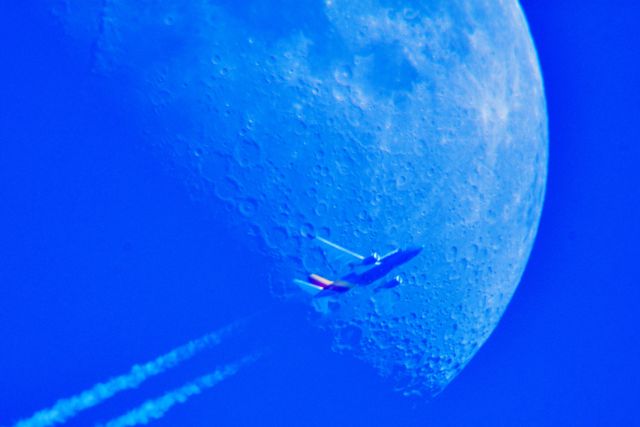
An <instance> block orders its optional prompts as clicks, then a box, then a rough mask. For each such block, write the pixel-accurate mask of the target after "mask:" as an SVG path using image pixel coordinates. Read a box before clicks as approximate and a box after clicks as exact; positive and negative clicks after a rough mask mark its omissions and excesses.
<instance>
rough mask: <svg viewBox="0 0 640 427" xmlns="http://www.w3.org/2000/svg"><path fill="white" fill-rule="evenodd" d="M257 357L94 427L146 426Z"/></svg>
mask: <svg viewBox="0 0 640 427" xmlns="http://www.w3.org/2000/svg"><path fill="white" fill-rule="evenodd" d="M257 358H258V356H250V357H246V358H244V359H242V360H240V361H239V362H236V363H232V364H230V365H226V366H223V367H222V368H219V369H217V370H215V371H214V372H212V373H210V374H208V375H204V376H202V377H200V378H197V379H196V380H194V381H192V382H190V383H187V384H185V385H183V386H182V387H180V388H177V389H175V390H172V391H170V392H168V393H166V394H164V395H162V396H160V397H158V398H156V399H150V400H147V401H146V402H144V403H143V404H142V405H140V406H138V407H137V408H135V409H132V410H131V411H129V412H127V413H126V414H124V415H122V416H120V417H118V418H114V419H113V420H111V421H108V422H107V423H106V424H99V425H98V426H96V427H130V426H137V425H142V424H148V423H150V422H151V421H154V420H157V419H160V418H162V417H163V416H164V414H166V413H167V411H169V409H171V408H172V407H173V406H175V405H177V404H179V403H185V402H186V401H187V400H188V399H189V398H190V397H192V396H195V395H198V394H200V393H202V392H204V391H205V390H207V389H210V388H212V387H214V386H216V385H217V384H218V383H219V382H221V381H223V380H224V379H226V378H228V377H230V376H232V375H234V374H235V373H236V372H238V370H239V369H240V368H241V367H242V366H244V365H246V364H248V363H252V362H254V361H255V360H256V359H257Z"/></svg>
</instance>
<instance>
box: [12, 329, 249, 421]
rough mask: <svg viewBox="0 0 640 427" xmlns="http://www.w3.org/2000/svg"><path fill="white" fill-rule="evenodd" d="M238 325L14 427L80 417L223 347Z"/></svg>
mask: <svg viewBox="0 0 640 427" xmlns="http://www.w3.org/2000/svg"><path fill="white" fill-rule="evenodd" d="M241 322H242V321H240V322H235V323H233V324H231V325H229V326H226V327H224V328H222V329H220V330H218V331H215V332H212V333H210V334H207V335H204V336H202V337H200V338H197V339H195V340H193V341H190V342H188V343H187V344H184V345H182V346H180V347H178V348H176V349H174V350H171V351H170V352H168V353H166V354H164V355H162V356H160V357H158V358H156V359H154V360H152V361H150V362H147V363H145V364H143V365H134V366H133V367H132V368H131V370H130V371H129V372H128V373H126V374H124V375H120V376H117V377H114V378H111V379H110V380H108V381H106V382H104V383H98V384H96V385H95V386H93V387H91V388H90V389H88V390H85V391H83V392H81V393H80V394H77V395H75V396H72V397H68V398H64V399H60V400H58V401H57V402H56V403H55V404H54V405H53V406H52V407H50V408H47V409H43V410H41V411H38V412H36V413H35V414H33V415H32V416H31V417H30V418H27V419H23V420H20V421H18V422H17V423H16V424H15V425H14V427H48V426H53V425H56V424H61V423H64V422H65V421H67V420H68V419H69V418H72V417H74V416H76V415H77V414H78V413H80V412H82V411H84V410H86V409H89V408H91V407H93V406H96V405H98V404H100V403H102V402H104V401H105V400H107V399H109V398H110V397H112V396H114V395H115V394H117V393H120V392H121V391H124V390H128V389H133V388H136V387H138V386H139V385H140V384H141V383H142V382H144V381H145V380H147V379H148V378H150V377H153V376H155V375H158V374H161V373H163V372H164V371H166V370H167V369H170V368H173V367H175V366H177V365H179V364H180V363H182V362H184V361H185V360H188V359H190V358H192V357H193V356H195V355H196V354H197V353H199V352H201V351H202V350H205V349H207V348H210V347H213V346H215V345H217V344H219V343H220V341H221V340H222V338H223V337H224V336H225V335H228V334H229V333H230V332H232V331H233V330H235V329H236V328H237V327H238V324H239V323H241Z"/></svg>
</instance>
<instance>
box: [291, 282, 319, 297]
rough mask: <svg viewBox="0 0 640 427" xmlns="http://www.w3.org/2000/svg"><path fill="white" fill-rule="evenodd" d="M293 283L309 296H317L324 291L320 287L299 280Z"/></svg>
mask: <svg viewBox="0 0 640 427" xmlns="http://www.w3.org/2000/svg"><path fill="white" fill-rule="evenodd" d="M293 283H295V284H296V285H297V286H299V287H300V289H302V290H303V291H305V292H306V293H308V294H310V295H317V294H318V293H320V292H321V291H322V290H323V289H324V288H322V287H321V286H317V285H314V284H313V283H309V282H305V281H304V280H300V279H293Z"/></svg>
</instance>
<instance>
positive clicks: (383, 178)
mask: <svg viewBox="0 0 640 427" xmlns="http://www.w3.org/2000/svg"><path fill="white" fill-rule="evenodd" d="M85 3H97V2H76V4H72V3H71V2H69V3H66V2H64V3H61V4H59V5H58V8H57V9H56V10H57V13H58V15H59V16H60V17H61V19H62V20H63V22H64V25H65V26H66V28H67V30H68V31H69V32H70V33H71V34H73V35H74V37H76V38H77V39H78V40H84V41H85V42H86V49H87V50H88V51H89V52H90V55H91V57H92V67H93V69H94V70H95V71H96V72H97V73H98V74H100V75H101V76H103V77H104V78H108V79H112V80H113V81H117V82H119V84H121V87H122V94H120V96H122V97H123V99H125V100H126V102H124V103H126V104H127V105H128V107H127V108H129V109H131V111H133V112H134V113H135V114H134V115H135V116H136V120H138V121H139V122H140V126H141V128H142V129H144V133H145V138H146V140H147V141H148V143H149V144H151V145H153V146H154V147H155V149H156V150H157V152H158V153H162V154H161V155H162V156H164V158H165V159H169V162H170V163H171V164H172V165H174V166H175V167H176V169H177V170H178V171H179V172H178V174H179V176H180V177H181V179H184V180H185V182H186V183H187V184H188V185H189V186H190V187H192V188H193V189H194V190H193V191H194V194H196V195H197V196H198V197H202V198H203V199H206V200H207V202H208V203H210V205H211V210H212V212H215V215H218V218H219V219H220V221H222V222H224V223H225V224H227V225H228V227H229V228H230V229H233V230H235V232H236V233H237V235H238V236H239V239H241V240H242V241H246V242H248V245H250V246H251V247H252V249H253V250H256V251H259V252H260V253H262V254H264V256H266V257H268V259H269V260H270V263H271V265H272V266H273V267H272V270H271V271H269V272H268V276H269V277H268V278H267V279H266V280H264V281H257V284H255V286H266V285H265V283H268V286H270V288H271V294H272V295H273V297H275V298H279V299H286V300H294V301H297V302H294V303H305V304H307V303H309V302H308V301H303V300H300V299H295V298H293V297H295V296H296V292H297V290H296V289H294V288H293V287H292V286H291V280H292V279H293V278H296V277H304V275H306V274H308V273H309V272H321V273H322V274H323V275H325V276H328V277H331V276H332V275H335V274H338V273H339V269H340V267H342V266H340V265H336V263H335V262H334V260H333V259H332V257H331V255H330V254H328V253H327V251H326V250H324V249H322V248H319V247H317V246H316V245H314V244H313V242H310V240H309V239H307V238H305V235H308V234H317V235H322V236H324V237H326V238H329V239H331V240H332V241H335V242H338V243H340V244H342V245H344V246H347V247H349V248H350V249H352V250H354V251H357V252H361V253H369V252H370V251H372V250H377V251H379V252H384V251H385V250H389V249H392V248H394V247H407V246H412V245H421V246H423V247H424V250H423V252H422V253H421V255H420V256H419V257H418V258H416V259H415V260H413V261H412V262H411V263H408V264H407V265H406V266H403V267H402V269H401V275H402V276H403V277H404V283H403V284H402V285H401V286H398V287H396V288H394V289H389V290H385V291H384V292H374V290H373V289H372V288H370V287H362V288H357V289H354V290H352V291H350V292H348V293H347V294H344V295H342V296H341V297H340V298H339V299H335V300H333V301H331V303H330V304H328V306H326V307H324V309H323V310H320V309H318V312H317V313H312V315H314V316H319V317H320V318H321V319H322V322H321V323H322V324H323V325H324V327H326V328H327V329H328V330H330V331H331V332H332V333H333V336H334V337H335V339H334V349H335V350H336V351H339V352H344V353H348V354H352V355H355V357H357V358H359V359H360V360H362V361H363V362H365V363H367V364H369V365H371V366H373V367H374V368H375V369H376V370H377V371H378V372H379V373H380V375H382V376H384V377H388V378H390V379H391V380H392V382H393V384H395V387H396V389H397V390H398V391H400V392H401V393H404V394H406V395H422V396H433V395H435V394H437V393H438V392H440V391H441V390H442V389H443V388H444V387H445V386H446V385H447V384H448V383H449V382H450V381H451V380H452V379H453V378H454V377H455V376H456V375H457V374H458V373H459V372H460V371H461V370H462V368H463V367H464V366H465V364H466V363H467V362H468V361H469V360H470V359H471V358H472V357H473V355H474V354H475V353H476V352H477V351H478V349H479V348H480V347H481V345H482V344H483V343H484V342H485V340H486V339H487V338H488V337H489V335H490V334H491V332H492V331H493V330H494V328H495V327H496V325H497V323H498V321H499V319H500V317H501V316H502V314H503V313H504V311H505V309H506V307H507V305H508V303H509V301H510V299H511V297H512V295H513V293H514V291H515V289H516V287H517V285H518V282H519V280H520V277H521V275H522V273H523V270H524V268H525V265H526V262H527V259H528V256H529V253H530V251H531V247H532V244H533V241H534V238H535V234H536V230H537V225H538V221H539V218H540V213H541V209H542V204H543V198H544V189H545V182H546V170H547V143H548V136H547V115H546V107H545V98H544V91H543V84H542V78H541V74H540V69H539V65H538V60H537V56H536V52H535V48H534V45H533V42H532V39H531V36H530V33H529V30H528V27H527V23H526V20H525V17H524V15H523V12H522V10H521V8H520V6H519V4H518V3H517V1H515V0H447V1H438V0H435V1H413V2H411V1H409V2H407V1H398V0H324V1H320V0H296V1H293V0H247V1H242V2H235V1H230V0H213V1H204V0H201V1H198V0H196V1H191V2H187V3H185V2H167V1H165V2H153V5H152V4H151V3H149V2H138V1H126V0H110V1H107V2H103V3H102V4H101V5H96V4H91V5H89V4H85ZM300 301H302V302H300ZM309 307H310V310H314V309H313V308H311V307H313V304H309Z"/></svg>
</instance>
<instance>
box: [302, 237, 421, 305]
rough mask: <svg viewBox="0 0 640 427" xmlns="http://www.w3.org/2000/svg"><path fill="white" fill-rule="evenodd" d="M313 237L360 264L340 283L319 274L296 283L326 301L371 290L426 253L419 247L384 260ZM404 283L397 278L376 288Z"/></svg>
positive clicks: (389, 255) (350, 265)
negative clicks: (363, 288) (361, 288)
mask: <svg viewBox="0 0 640 427" xmlns="http://www.w3.org/2000/svg"><path fill="white" fill-rule="evenodd" d="M309 237H310V238H312V239H315V240H317V241H319V242H320V243H323V244H325V245H327V246H329V247H332V248H334V249H337V250H338V251H340V252H342V253H345V254H347V255H349V256H351V257H353V258H355V259H356V260H357V261H356V262H352V263H350V264H349V267H350V268H351V271H350V272H349V273H347V274H346V275H344V276H342V277H340V278H339V279H337V280H329V279H327V278H325V277H322V276H320V275H318V274H315V273H312V274H310V275H309V277H308V278H307V281H304V280H300V279H294V280H293V282H294V283H295V284H296V285H297V286H299V287H300V288H301V289H302V290H304V291H306V292H307V293H310V294H311V295H313V296H314V297H326V296H331V295H335V294H340V293H344V292H347V291H349V290H351V289H352V288H354V287H356V286H367V285H370V284H372V283H375V282H377V281H378V280H380V279H383V278H384V277H385V276H386V275H387V274H389V273H390V272H391V271H392V270H394V269H395V268H396V267H399V266H401V265H403V264H405V263H407V262H409V261H410V260H412V259H413V258H415V257H416V256H418V254H419V253H420V252H422V246H415V247H410V248H407V249H400V248H396V249H394V250H392V251H391V252H389V253H387V254H385V255H382V256H381V255H379V254H378V253H376V252H373V253H371V255H369V256H366V257H365V256H362V255H360V254H358V253H356V252H353V251H350V250H349V249H346V248H344V247H342V246H340V245H338V244H336V243H333V242H331V241H329V240H327V239H324V238H322V237H319V236H309ZM401 283H402V277H401V276H395V277H393V278H392V279H390V280H388V281H386V282H385V283H383V284H381V285H379V286H378V287H377V288H376V291H379V290H381V289H390V288H394V287H396V286H398V285H400V284H401Z"/></svg>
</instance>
